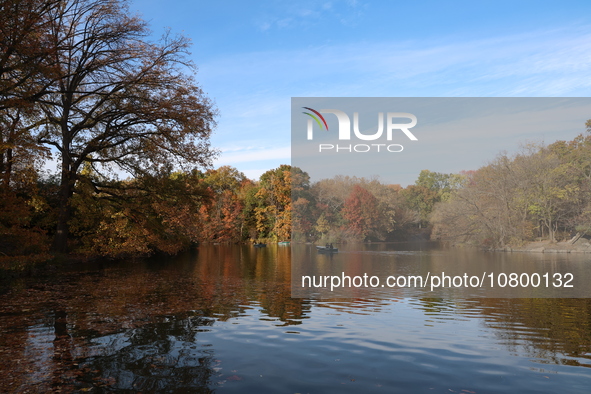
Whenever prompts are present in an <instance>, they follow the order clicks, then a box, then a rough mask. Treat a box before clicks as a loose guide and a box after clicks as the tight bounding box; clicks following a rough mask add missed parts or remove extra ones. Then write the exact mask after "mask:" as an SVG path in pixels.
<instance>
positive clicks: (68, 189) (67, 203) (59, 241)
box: [52, 133, 75, 253]
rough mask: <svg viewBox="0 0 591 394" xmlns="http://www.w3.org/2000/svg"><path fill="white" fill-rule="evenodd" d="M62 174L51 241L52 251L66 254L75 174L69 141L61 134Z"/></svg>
mask: <svg viewBox="0 0 591 394" xmlns="http://www.w3.org/2000/svg"><path fill="white" fill-rule="evenodd" d="M63 135H64V138H63V145H62V146H63V148H62V149H63V151H62V174H61V181H60V191H59V211H58V217H57V228H56V231H55V237H54V239H53V245H52V250H53V251H54V252H58V253H67V252H68V236H69V233H70V224H69V222H70V218H71V216H72V205H71V198H72V195H73V194H74V182H75V172H74V171H72V158H71V157H70V153H69V146H70V141H69V138H67V137H66V135H67V133H63Z"/></svg>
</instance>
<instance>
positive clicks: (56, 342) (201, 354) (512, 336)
mask: <svg viewBox="0 0 591 394" xmlns="http://www.w3.org/2000/svg"><path fill="white" fill-rule="evenodd" d="M421 256H422V258H423V260H422V263H423V264H426V263H427V262H426V260H425V256H424V255H421ZM411 257H412V256H411V255H409V257H408V258H411ZM397 258H398V257H397ZM353 263H355V264H357V265H356V266H355V269H358V270H360V271H361V272H363V271H364V270H365V269H366V267H365V266H364V264H371V263H372V261H371V259H370V258H369V257H367V258H365V259H364V260H360V261H357V260H355V259H354V260H353ZM91 268H92V267H87V269H86V270H84V271H75V272H61V273H59V274H57V275H56V276H55V277H45V278H30V279H23V280H21V281H17V282H15V283H14V284H13V286H12V287H11V288H10V289H9V290H7V291H6V292H5V293H4V294H1V295H0V356H2V357H0V392H51V391H61V392H84V391H90V392H110V391H118V392H202V393H208V392H212V391H214V390H216V389H218V388H220V387H222V386H223V388H224V389H225V390H230V391H231V390H235V391H237V392H240V391H249V390H258V389H260V388H261V387H262V386H261V385H262V384H263V382H264V384H266V385H269V384H271V383H270V382H271V381H270V380H265V381H263V378H260V376H259V375H261V376H262V375H263V373H262V372H259V370H262V369H266V370H265V378H266V377H267V376H273V374H274V379H273V382H274V384H275V386H265V388H266V389H267V390H268V391H269V392H273V391H275V392H277V391H290V390H291V389H292V388H294V390H295V391H293V392H296V391H297V392H305V391H306V388H308V389H310V388H318V391H323V389H327V387H332V388H333V389H335V390H336V389H338V391H340V392H345V391H348V392H359V391H372V390H374V391H375V388H376V387H378V385H380V386H379V387H381V388H382V389H384V388H385V387H390V388H392V387H398V388H399V390H403V389H404V390H406V391H407V392H413V388H416V386H417V385H419V384H423V383H422V382H424V381H425V379H426V377H428V376H438V377H437V379H435V378H434V380H432V381H431V382H429V383H428V384H429V386H428V387H427V388H426V389H429V388H430V387H435V389H436V390H435V391H437V390H439V392H445V391H447V389H454V390H455V389H458V390H456V391H457V392H459V391H461V389H466V390H470V391H476V390H474V387H479V386H478V385H480V387H481V388H482V387H487V386H484V385H485V384H488V382H490V376H491V375H490V373H489V372H481V371H494V374H495V375H494V376H499V377H500V379H499V381H500V380H501V379H502V380H503V381H504V382H506V383H503V384H506V385H509V386H510V385H515V384H518V383H519V382H520V381H522V382H525V383H524V384H525V387H526V388H528V386H527V385H529V384H530V383H533V384H535V383H536V382H539V380H530V381H528V380H523V379H524V378H523V377H522V376H517V377H512V376H511V375H508V374H507V372H506V371H505V370H504V369H503V368H505V364H507V363H506V362H508V363H516V361H514V360H515V359H518V358H524V359H526V361H525V362H524V364H525V365H527V366H530V365H532V363H531V361H530V360H531V359H532V358H533V361H535V362H536V363H538V364H536V368H538V366H539V369H540V370H543V369H544V365H552V367H553V368H557V366H560V365H569V366H572V367H570V368H574V369H576V371H575V374H574V375H575V376H577V377H576V378H575V379H573V380H572V381H573V382H577V384H578V385H584V384H586V383H585V382H586V381H584V380H581V378H580V376H588V371H589V368H584V367H589V366H590V365H591V362H590V360H591V300H589V299H485V298H483V299H469V300H467V299H440V298H427V297H428V295H426V294H422V295H421V294H420V293H417V294H415V295H412V296H404V295H403V294H402V293H397V292H394V291H393V292H391V293H383V294H381V295H379V296H376V297H375V298H372V299H361V298H359V299H338V300H322V301H318V300H309V299H297V298H291V288H290V285H291V283H290V276H291V272H290V255H289V250H288V248H283V249H281V248H273V247H268V248H261V249H254V248H251V247H228V246H220V247H202V248H200V251H199V253H198V254H196V255H186V256H184V257H178V258H174V259H171V258H159V259H153V260H150V261H144V262H128V263H125V262H118V263H117V264H112V265H106V266H105V267H103V268H100V269H91ZM470 322H474V324H471V323H470ZM465 323H466V324H465ZM285 326H291V328H289V329H287V328H285ZM463 326H466V327H477V328H476V329H474V330H472V331H466V332H464V335H469V336H470V337H471V339H470V341H467V342H466V341H465V340H464V338H463V337H461V336H459V335H455V333H454V330H457V329H459V328H462V329H466V330H467V329H468V328H464V327H463ZM491 333H492V334H491ZM294 334H298V335H294ZM441 334H444V335H446V336H445V338H446V340H445V341H447V342H445V341H444V342H442V339H441V336H440V335H441ZM412 338H415V339H416V340H417V342H415V344H417V345H415V344H412V345H411V344H410V341H409V340H410V339H412ZM499 344H501V345H502V346H501V348H505V349H506V351H504V352H503V351H497V350H494V352H493V353H494V354H495V355H496V354H498V356H494V357H498V358H494V357H493V356H490V357H491V358H490V359H486V358H485V359H482V360H480V359H478V357H479V356H476V355H478V354H479V352H480V350H481V349H483V348H486V349H498V348H499V346H498V345H499ZM413 346H414V347H413ZM440 347H447V348H448V351H449V352H451V357H448V356H447V355H446V356H445V357H447V358H442V357H441V354H440V350H439V348H440ZM466 347H468V349H467V352H468V353H470V354H472V355H471V356H470V357H468V356H465V355H464V353H463V350H460V351H458V352H456V353H454V349H465V348H466ZM351 349H354V351H353V352H352V351H351ZM417 349H418V350H417ZM449 349H451V350H449ZM396 357H398V358H399V359H400V360H403V361H399V362H398V364H396V362H397V361H395V360H396ZM345 360H347V363H345ZM409 360H411V361H409ZM450 360H451V361H450ZM479 360H480V361H479ZM479 362H480V364H479ZM430 365H436V367H437V368H438V369H439V371H440V374H439V375H429V373H430V371H431V370H430V369H429V368H431V367H429V366H430ZM392 368H396V369H399V370H402V371H405V372H404V373H403V374H402V375H401V376H397V375H396V374H392V373H390V372H388V371H390V370H391V369H392ZM507 368H509V369H510V370H511V372H512V371H513V369H511V367H507ZM462 369H465V370H466V371H468V372H466V371H463V370H462ZM525 369H527V367H526V368H525ZM525 369H524V370H525ZM236 370H238V371H237V372H236ZM294 371H295V372H297V373H294ZM571 371H572V370H571ZM431 372H432V371H431ZM569 373H571V372H569ZM548 375H549V374H548V373H547V372H544V376H548ZM292 376H294V378H293V379H295V377H297V380H296V381H294V380H293V379H292ZM349 376H351V378H349ZM369 376H371V379H374V380H375V384H373V383H372V384H373V385H372V384H370V385H365V386H363V387H362V386H361V383H360V382H361V381H362V380H363V379H364V378H365V379H369V378H368V377H369ZM376 376H377V377H376ZM466 376H470V378H471V379H472V380H473V381H474V382H476V383H475V386H470V387H468V386H462V387H458V386H453V385H452V384H453V383H448V382H447V381H449V382H455V381H463V380H465V377H466ZM561 377H563V379H565V380H564V381H563V382H557V383H554V381H555V380H557V379H559V378H561ZM290 379H291V380H290ZM302 379H307V383H306V385H305V386H303V387H299V386H297V385H298V384H299V382H300V380H302ZM352 379H354V380H352ZM446 379H447V380H446ZM478 379H481V380H478ZM511 379H513V380H511ZM519 379H521V380H519ZM530 379H531V378H530ZM543 379H544V383H546V378H545V377H544V378H543ZM569 379H571V377H570V376H569V375H568V374H567V373H565V374H563V375H561V374H559V373H556V374H554V375H552V381H548V382H549V383H553V384H556V385H559V384H565V382H566V384H569V383H570V381H571V380H569ZM577 379H578V380H577ZM353 382H355V384H356V385H357V386H358V387H357V386H356V387H352V386H351V387H345V386H341V385H342V384H344V383H347V384H352V383H353ZM372 382H373V381H372ZM401 382H405V383H404V384H403V383H401ZM437 382H439V383H437ZM323 384H324V386H322V385H323ZM249 385H250V386H249ZM295 387H298V389H297V390H296V389H295ZM499 387H500V388H503V387H505V386H502V385H501V386H499ZM540 387H542V388H545V389H546V391H547V392H551V391H552V390H554V389H555V388H556V387H557V386H551V387H548V388H546V386H540ZM534 389H537V388H536V386H531V388H530V391H531V390H534ZM307 391H309V390H307ZM394 391H395V390H394ZM526 392H527V390H526Z"/></svg>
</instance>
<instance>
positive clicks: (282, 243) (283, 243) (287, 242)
mask: <svg viewBox="0 0 591 394" xmlns="http://www.w3.org/2000/svg"><path fill="white" fill-rule="evenodd" d="M277 244H278V245H289V241H281V242H277Z"/></svg>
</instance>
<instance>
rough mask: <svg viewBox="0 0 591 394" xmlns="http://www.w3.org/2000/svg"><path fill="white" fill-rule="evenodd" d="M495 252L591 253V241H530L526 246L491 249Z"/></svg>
mask: <svg viewBox="0 0 591 394" xmlns="http://www.w3.org/2000/svg"><path fill="white" fill-rule="evenodd" d="M491 250H492V251H495V252H511V253H512V252H527V253H591V243H589V241H588V240H586V239H581V240H579V241H577V242H575V243H574V244H572V243H571V242H570V241H562V242H550V241H539V242H530V243H528V244H526V245H524V246H507V247H505V248H496V249H491Z"/></svg>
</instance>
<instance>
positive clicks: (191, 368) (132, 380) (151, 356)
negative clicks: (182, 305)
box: [80, 313, 220, 393]
mask: <svg viewBox="0 0 591 394" xmlns="http://www.w3.org/2000/svg"><path fill="white" fill-rule="evenodd" d="M214 321H215V320H214V319H211V318H206V317H203V316H199V315H198V314H194V313H191V314H187V315H184V316H166V317H162V318H160V322H158V323H149V324H146V325H144V326H142V327H139V328H134V329H131V330H127V331H125V332H122V333H118V334H113V335H108V336H104V337H99V338H95V339H93V340H92V342H93V343H94V344H96V348H97V349H100V353H101V355H100V356H94V357H89V358H88V359H86V360H84V362H82V363H80V367H81V368H82V370H86V371H89V372H88V373H86V374H84V375H83V376H81V377H80V381H83V382H87V383H91V384H92V383H93V382H95V381H97V380H102V381H105V382H107V383H108V388H109V389H111V390H130V391H131V390H139V391H147V392H155V391H156V392H164V391H166V392H194V393H209V392H212V389H211V387H215V386H216V384H217V383H218V381H219V380H220V379H219V376H220V374H219V373H217V372H216V365H218V364H219V361H216V360H215V356H214V350H213V349H212V348H210V347H209V346H207V345H201V344H200V343H199V341H198V338H197V333H198V332H200V331H203V330H204V329H206V328H207V327H211V326H212V325H213V324H214ZM216 378H217V379H216Z"/></svg>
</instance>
